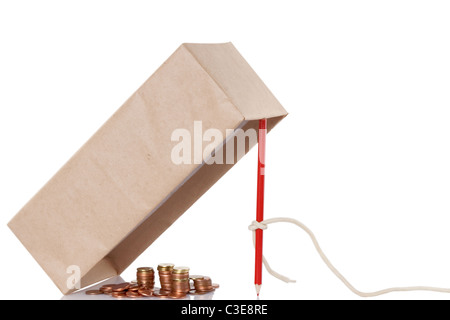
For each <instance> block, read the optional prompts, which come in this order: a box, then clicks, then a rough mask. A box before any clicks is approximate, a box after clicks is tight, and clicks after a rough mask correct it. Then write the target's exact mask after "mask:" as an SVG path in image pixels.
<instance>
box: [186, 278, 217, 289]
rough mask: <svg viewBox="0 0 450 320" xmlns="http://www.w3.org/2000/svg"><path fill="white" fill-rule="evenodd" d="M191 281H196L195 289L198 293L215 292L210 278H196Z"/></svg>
mask: <svg viewBox="0 0 450 320" xmlns="http://www.w3.org/2000/svg"><path fill="white" fill-rule="evenodd" d="M191 279H192V280H194V288H195V291H196V292H209V291H212V290H214V287H213V284H212V281H211V278H210V277H202V276H196V278H191Z"/></svg>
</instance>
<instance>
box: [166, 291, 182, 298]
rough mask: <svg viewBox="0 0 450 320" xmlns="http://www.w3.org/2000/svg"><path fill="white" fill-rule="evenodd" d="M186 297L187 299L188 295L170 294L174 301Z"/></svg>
mask: <svg viewBox="0 0 450 320" xmlns="http://www.w3.org/2000/svg"><path fill="white" fill-rule="evenodd" d="M184 297H186V293H176V292H171V293H170V294H169V298H172V299H182V298H184Z"/></svg>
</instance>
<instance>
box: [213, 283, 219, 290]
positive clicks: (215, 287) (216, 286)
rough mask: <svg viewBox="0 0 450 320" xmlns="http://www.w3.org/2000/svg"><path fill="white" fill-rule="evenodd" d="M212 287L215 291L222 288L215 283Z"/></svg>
mask: <svg viewBox="0 0 450 320" xmlns="http://www.w3.org/2000/svg"><path fill="white" fill-rule="evenodd" d="M212 287H213V288H214V289H218V288H219V287H220V286H219V284H218V283H213V284H212Z"/></svg>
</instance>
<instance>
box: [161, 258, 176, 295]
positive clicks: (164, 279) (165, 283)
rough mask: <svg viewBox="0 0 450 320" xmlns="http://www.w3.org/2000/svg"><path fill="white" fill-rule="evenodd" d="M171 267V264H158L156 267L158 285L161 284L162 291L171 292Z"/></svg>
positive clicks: (172, 265)
mask: <svg viewBox="0 0 450 320" xmlns="http://www.w3.org/2000/svg"><path fill="white" fill-rule="evenodd" d="M173 267H174V264H173V263H160V264H159V265H158V274H159V283H160V284H161V290H163V291H167V292H171V291H172V271H173Z"/></svg>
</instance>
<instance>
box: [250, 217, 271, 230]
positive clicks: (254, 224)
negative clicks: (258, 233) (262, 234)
mask: <svg viewBox="0 0 450 320" xmlns="http://www.w3.org/2000/svg"><path fill="white" fill-rule="evenodd" d="M256 229H261V230H266V229H267V224H265V223H263V222H259V221H256V220H253V221H252V223H251V224H250V225H249V226H248V230H250V231H255V230H256Z"/></svg>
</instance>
